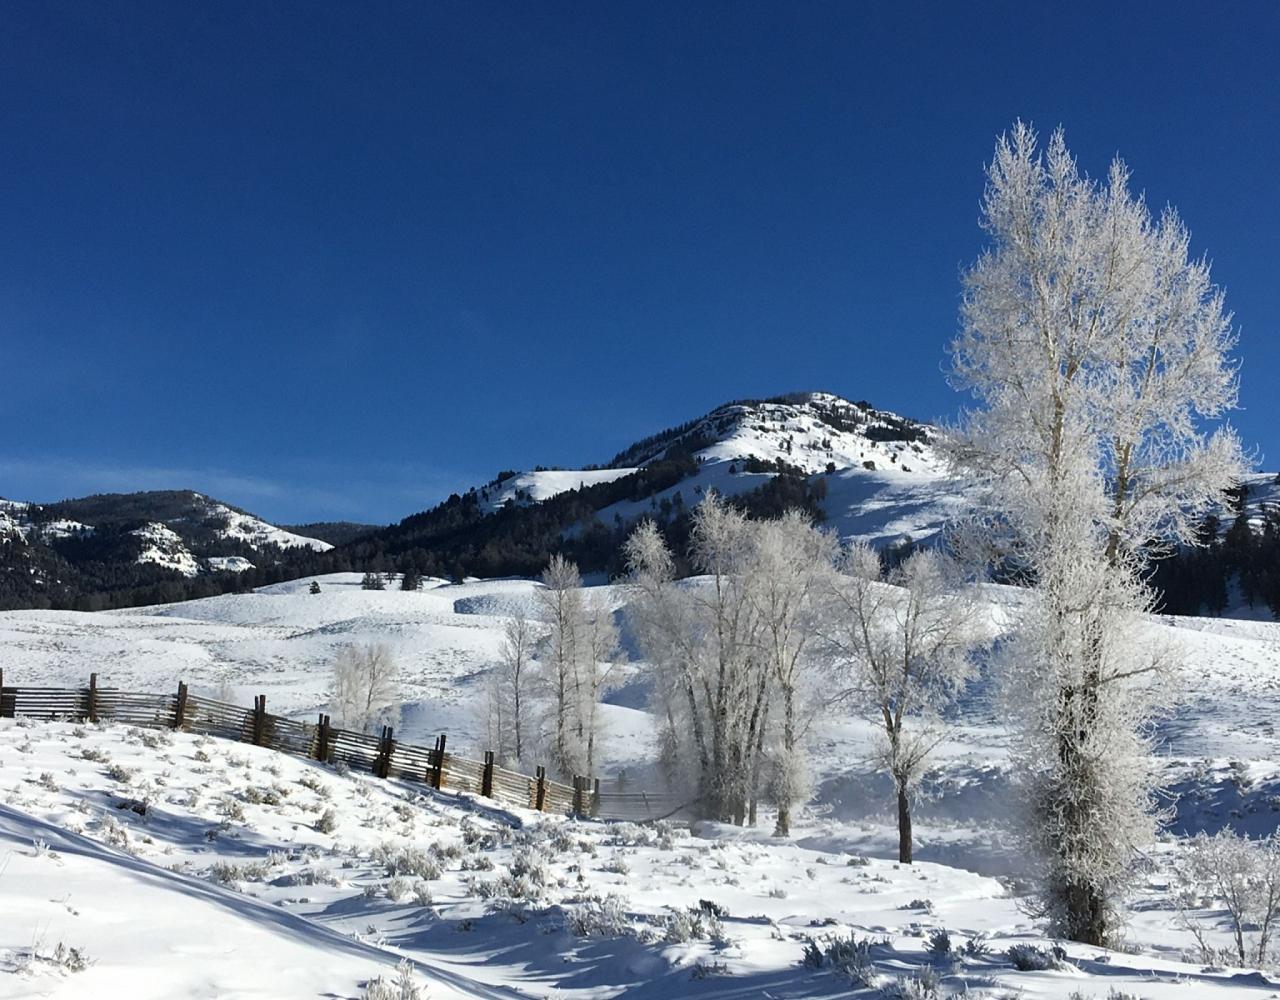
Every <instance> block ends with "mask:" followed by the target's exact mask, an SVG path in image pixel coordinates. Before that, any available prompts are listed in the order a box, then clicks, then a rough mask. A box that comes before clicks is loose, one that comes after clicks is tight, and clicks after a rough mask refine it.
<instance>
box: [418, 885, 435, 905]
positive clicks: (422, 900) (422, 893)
mask: <svg viewBox="0 0 1280 1000" xmlns="http://www.w3.org/2000/svg"><path fill="white" fill-rule="evenodd" d="M413 901H414V902H415V903H417V904H418V905H419V906H431V905H432V904H433V903H434V902H435V900H434V899H432V898H431V886H430V884H429V883H427V882H418V883H416V884H415V885H414V887H413Z"/></svg>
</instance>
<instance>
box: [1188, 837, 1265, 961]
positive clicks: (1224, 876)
mask: <svg viewBox="0 0 1280 1000" xmlns="http://www.w3.org/2000/svg"><path fill="white" fill-rule="evenodd" d="M1178 875H1179V881H1180V882H1181V883H1182V893H1181V896H1182V901H1183V903H1184V907H1183V910H1182V923H1183V925H1184V926H1185V927H1186V928H1187V929H1188V930H1189V931H1191V933H1192V934H1193V935H1194V936H1195V938H1196V942H1197V944H1198V945H1199V946H1200V951H1201V961H1204V962H1206V963H1207V964H1216V963H1217V961H1218V958H1219V955H1218V952H1217V950H1216V949H1214V948H1213V947H1212V946H1211V945H1210V944H1209V942H1208V940H1207V938H1206V936H1205V932H1204V929H1203V927H1202V926H1201V925H1200V923H1199V922H1198V921H1194V920H1192V919H1191V917H1190V916H1189V915H1188V913H1187V909H1188V908H1189V906H1188V905H1186V904H1193V905H1194V904H1199V903H1201V901H1202V900H1201V898H1200V897H1204V898H1205V899H1207V900H1210V901H1217V900H1221V901H1222V903H1223V905H1224V906H1225V908H1226V911H1227V916H1228V918H1229V920H1230V922H1231V938H1232V945H1233V947H1234V958H1235V960H1236V961H1237V963H1238V964H1240V965H1248V966H1255V967H1258V968H1262V967H1265V966H1266V965H1267V964H1268V963H1270V962H1272V961H1274V960H1275V958H1276V955H1275V949H1274V947H1273V944H1272V940H1273V937H1274V935H1275V933H1276V928H1277V924H1280V834H1274V833H1273V834H1272V835H1271V836H1270V837H1268V838H1266V839H1265V840H1249V839H1247V838H1245V837H1240V836H1237V835H1236V834H1234V833H1230V832H1228V831H1225V830H1224V831H1222V832H1221V833H1218V834H1216V835H1214V836H1212V837H1210V836H1206V835H1205V834H1203V833H1202V834H1200V835H1199V836H1197V837H1195V838H1194V839H1193V840H1192V841H1191V842H1190V845H1189V848H1188V851H1187V857H1186V860H1185V861H1184V862H1183V863H1182V864H1181V865H1180V866H1179V871H1178Z"/></svg>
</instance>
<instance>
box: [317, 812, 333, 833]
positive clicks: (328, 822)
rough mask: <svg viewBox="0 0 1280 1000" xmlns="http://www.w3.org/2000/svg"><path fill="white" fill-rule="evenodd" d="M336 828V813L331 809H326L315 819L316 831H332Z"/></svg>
mask: <svg viewBox="0 0 1280 1000" xmlns="http://www.w3.org/2000/svg"><path fill="white" fill-rule="evenodd" d="M336 829H338V814H337V813H336V812H334V811H333V810H332V809H326V810H325V811H324V812H323V813H321V814H320V818H319V819H318V820H316V831H317V832H318V833H333V831H334V830H336Z"/></svg>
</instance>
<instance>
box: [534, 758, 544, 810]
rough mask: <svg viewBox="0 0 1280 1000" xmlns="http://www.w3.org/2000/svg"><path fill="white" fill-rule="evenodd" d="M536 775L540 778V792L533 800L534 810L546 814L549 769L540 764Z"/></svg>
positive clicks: (538, 791)
mask: <svg viewBox="0 0 1280 1000" xmlns="http://www.w3.org/2000/svg"><path fill="white" fill-rule="evenodd" d="M534 773H535V774H537V776H538V790H537V792H536V793H535V798H534V800H533V808H535V809H537V810H538V812H544V811H545V810H546V805H547V769H546V768H545V767H543V766H542V765H541V764H539V765H538V768H537V770H536V771H535V772H534Z"/></svg>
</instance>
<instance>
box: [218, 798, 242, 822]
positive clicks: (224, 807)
mask: <svg viewBox="0 0 1280 1000" xmlns="http://www.w3.org/2000/svg"><path fill="white" fill-rule="evenodd" d="M218 815H219V816H222V817H224V818H225V819H233V820H236V821H237V822H239V823H243V822H244V806H243V805H242V804H241V803H240V801H239V800H238V799H233V798H232V797H231V796H230V795H226V796H223V798H222V800H221V801H220V802H219V803H218Z"/></svg>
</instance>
